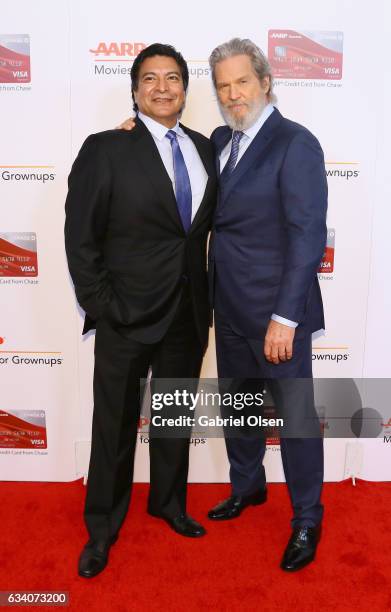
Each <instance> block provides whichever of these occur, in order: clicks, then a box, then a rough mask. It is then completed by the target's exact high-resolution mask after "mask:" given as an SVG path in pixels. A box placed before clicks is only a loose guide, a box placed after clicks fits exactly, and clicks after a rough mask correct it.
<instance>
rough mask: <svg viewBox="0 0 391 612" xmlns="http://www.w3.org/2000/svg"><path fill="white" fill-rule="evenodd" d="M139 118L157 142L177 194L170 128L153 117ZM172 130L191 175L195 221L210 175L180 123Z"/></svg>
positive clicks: (192, 212) (192, 206) (142, 115)
mask: <svg viewBox="0 0 391 612" xmlns="http://www.w3.org/2000/svg"><path fill="white" fill-rule="evenodd" d="M138 118H139V119H141V121H142V122H143V123H144V124H145V126H146V128H147V129H148V130H149V132H150V133H151V135H152V137H153V139H154V141H155V144H156V146H157V149H158V151H159V153H160V157H161V158H162V162H163V164H164V167H165V169H166V170H167V174H168V176H169V177H170V179H171V182H172V186H173V189H174V193H175V174H174V162H173V159H172V149H171V143H170V141H169V139H168V138H166V134H167V132H168V128H167V127H166V126H164V125H162V124H161V123H159V122H158V121H155V120H154V119H151V117H148V116H147V115H144V114H143V113H140V112H139V113H138ZM170 129H171V130H172V131H173V132H176V134H177V137H178V144H179V147H180V149H181V151H182V155H183V159H184V160H185V164H186V168H187V172H188V174H189V179H190V186H191V195H192V205H191V220H192V221H193V219H194V217H195V215H196V214H197V210H198V209H199V206H200V204H201V202H202V198H203V197H204V193H205V188H206V183H207V182H208V174H207V172H206V170H205V167H204V164H203V163H202V161H201V158H200V156H199V154H198V151H197V148H196V146H195V144H194V142H193V141H192V139H191V138H190V137H189V136H188V135H187V134H185V132H184V131H183V130H182V128H181V127H180V126H179V123H178V121H177V123H176V124H175V126H174V127H172V128H170Z"/></svg>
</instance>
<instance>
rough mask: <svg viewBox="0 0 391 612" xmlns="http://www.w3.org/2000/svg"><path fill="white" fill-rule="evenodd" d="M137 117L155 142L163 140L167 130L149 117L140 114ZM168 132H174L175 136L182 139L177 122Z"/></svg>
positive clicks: (182, 134)
mask: <svg viewBox="0 0 391 612" xmlns="http://www.w3.org/2000/svg"><path fill="white" fill-rule="evenodd" d="M137 116H138V118H139V119H141V121H142V122H143V123H144V125H145V127H146V128H147V129H148V130H149V131H150V132H151V134H152V136H154V137H155V138H156V139H157V140H163V138H165V136H166V134H167V132H168V128H166V126H165V125H163V124H162V123H159V122H158V121H155V119H152V118H151V117H148V115H144V114H143V113H140V112H139V113H138V115H137ZM170 130H172V131H173V132H176V133H177V135H178V136H181V137H182V138H184V136H185V133H184V131H183V130H182V128H181V127H180V125H179V121H177V122H176V124H175V125H174V127H172V128H170Z"/></svg>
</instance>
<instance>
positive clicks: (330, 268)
mask: <svg viewBox="0 0 391 612" xmlns="http://www.w3.org/2000/svg"><path fill="white" fill-rule="evenodd" d="M334 251H335V229H331V228H330V229H328V230H327V243H326V249H325V252H324V254H323V257H322V261H321V262H320V264H319V268H318V272H323V273H326V272H334Z"/></svg>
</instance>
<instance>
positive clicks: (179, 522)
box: [149, 512, 206, 538]
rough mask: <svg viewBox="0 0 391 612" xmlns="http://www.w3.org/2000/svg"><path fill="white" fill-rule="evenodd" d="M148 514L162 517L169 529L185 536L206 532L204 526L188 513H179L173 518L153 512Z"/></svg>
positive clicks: (196, 536) (198, 535) (193, 536)
mask: <svg viewBox="0 0 391 612" xmlns="http://www.w3.org/2000/svg"><path fill="white" fill-rule="evenodd" d="M149 514H150V515H151V516H154V517H155V518H161V519H163V520H164V521H166V523H167V524H168V525H169V526H170V527H171V529H173V530H174V531H176V533H179V535H182V536H186V537H187V538H200V537H201V536H203V535H205V534H206V530H205V529H204V527H203V526H202V525H200V523H197V521H195V520H194V519H192V518H191V516H189V515H188V514H179V515H178V516H176V517H174V518H167V517H166V516H161V515H159V514H154V513H153V512H149Z"/></svg>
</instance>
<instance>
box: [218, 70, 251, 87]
mask: <svg viewBox="0 0 391 612" xmlns="http://www.w3.org/2000/svg"><path fill="white" fill-rule="evenodd" d="M249 76H250V74H249V73H247V74H242V75H241V76H240V77H238V78H237V79H235V80H234V82H236V81H241V80H242V79H248V78H249ZM228 84H229V83H227V82H226V81H220V82H219V81H217V86H218V87H221V86H223V85H228Z"/></svg>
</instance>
